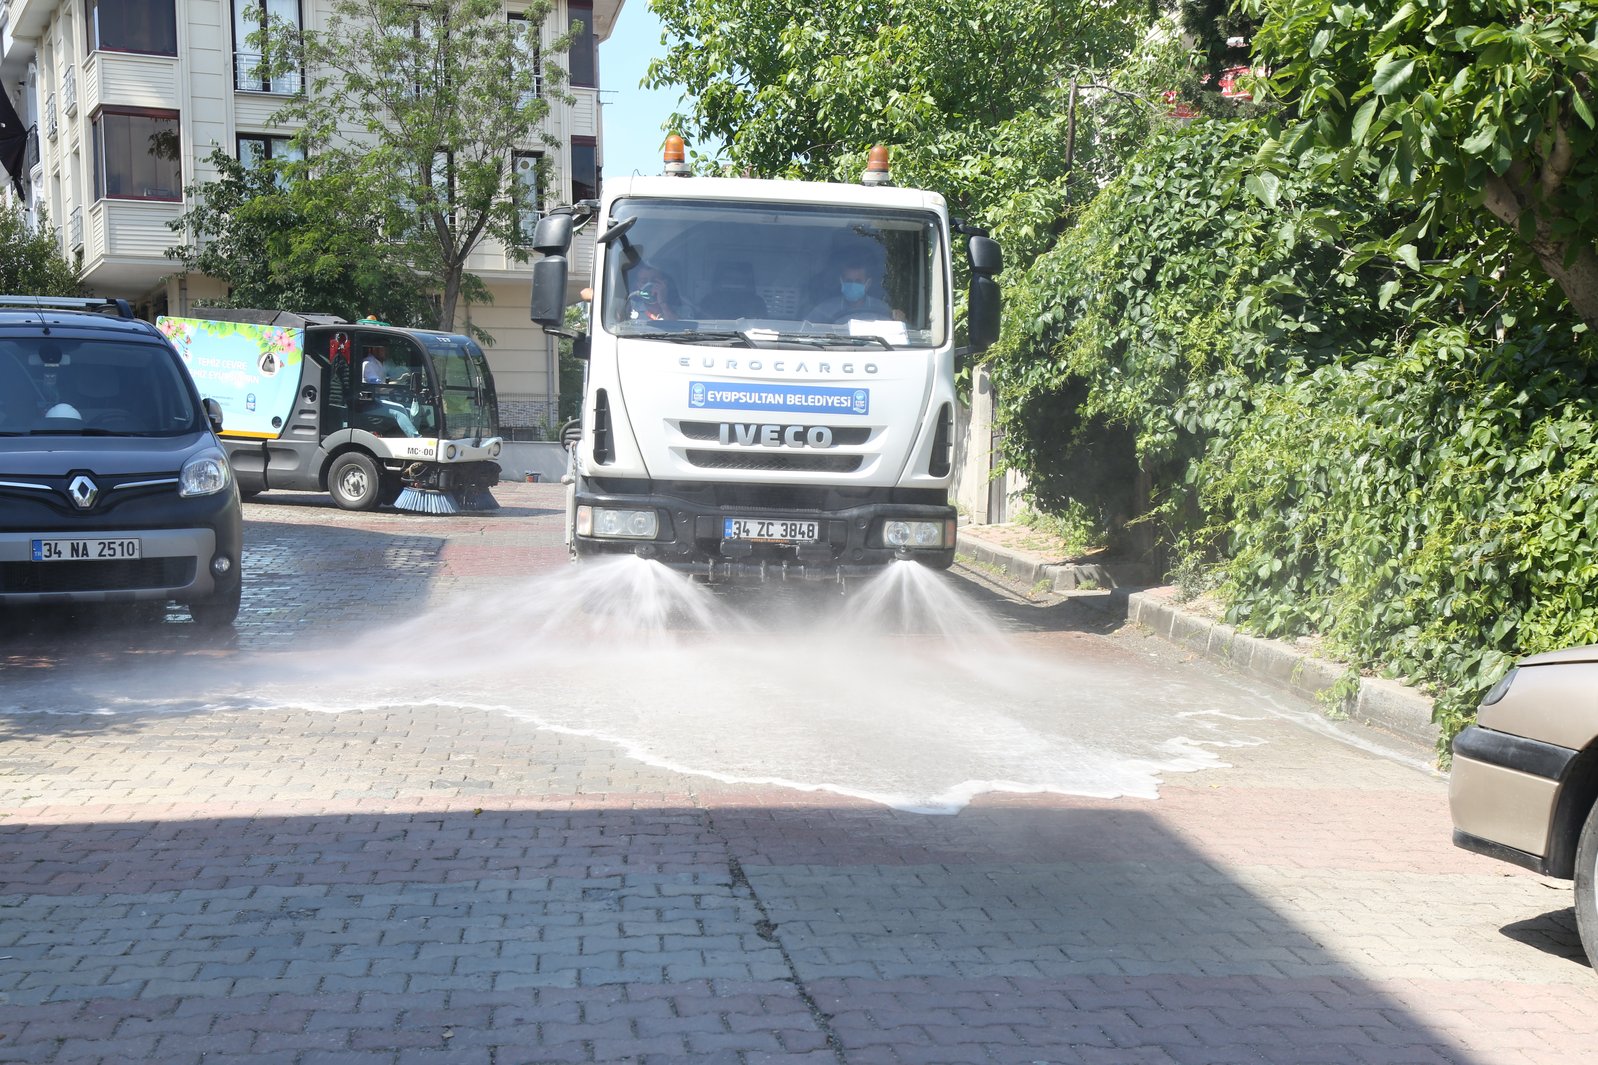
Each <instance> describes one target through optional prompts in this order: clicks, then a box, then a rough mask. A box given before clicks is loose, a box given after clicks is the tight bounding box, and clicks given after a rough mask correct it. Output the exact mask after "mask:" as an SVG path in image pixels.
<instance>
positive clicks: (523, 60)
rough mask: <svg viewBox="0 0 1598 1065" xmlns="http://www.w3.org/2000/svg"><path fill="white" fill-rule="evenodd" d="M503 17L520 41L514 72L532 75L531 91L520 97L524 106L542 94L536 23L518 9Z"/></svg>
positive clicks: (542, 79)
mask: <svg viewBox="0 0 1598 1065" xmlns="http://www.w3.org/2000/svg"><path fill="white" fill-rule="evenodd" d="M505 18H506V19H507V20H508V21H509V22H510V28H511V32H512V33H514V34H515V36H516V38H517V40H519V41H520V42H521V51H519V52H518V53H517V55H516V73H517V74H523V73H530V74H531V75H532V76H533V91H532V93H531V94H529V95H524V96H523V97H522V106H523V107H526V106H527V105H528V104H529V103H532V102H533V101H534V100H536V99H537V98H538V97H540V96H542V95H543V94H544V68H543V65H542V64H543V57H542V54H541V51H540V45H539V39H538V23H536V22H533V21H532V20H530V19H529V18H528V17H527V15H526V14H525V13H523V12H520V11H512V12H511V13H510V14H508V15H506V16H505Z"/></svg>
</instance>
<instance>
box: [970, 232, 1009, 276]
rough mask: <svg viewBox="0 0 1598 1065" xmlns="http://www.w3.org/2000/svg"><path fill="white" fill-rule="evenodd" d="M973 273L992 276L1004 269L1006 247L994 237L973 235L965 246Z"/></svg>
mask: <svg viewBox="0 0 1598 1065" xmlns="http://www.w3.org/2000/svg"><path fill="white" fill-rule="evenodd" d="M965 254H966V258H967V259H968V260H969V261H970V263H971V272H972V273H973V274H986V275H987V276H989V277H992V276H993V275H994V274H997V273H999V272H1000V271H1002V270H1003V269H1004V249H1002V248H1000V247H999V242H998V241H996V240H994V239H993V238H992V237H971V238H970V240H969V241H968V242H967V244H966V247H965Z"/></svg>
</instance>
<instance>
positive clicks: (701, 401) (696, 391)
mask: <svg viewBox="0 0 1598 1065" xmlns="http://www.w3.org/2000/svg"><path fill="white" fill-rule="evenodd" d="M688 405H689V406H690V407H703V406H704V405H705V386H704V383H703V382H700V381H695V382H694V383H693V387H692V388H690V389H689V390H688Z"/></svg>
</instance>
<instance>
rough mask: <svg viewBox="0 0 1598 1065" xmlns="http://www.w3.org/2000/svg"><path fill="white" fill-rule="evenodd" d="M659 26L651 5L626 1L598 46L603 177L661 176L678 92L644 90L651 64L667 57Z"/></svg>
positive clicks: (643, 1)
mask: <svg viewBox="0 0 1598 1065" xmlns="http://www.w3.org/2000/svg"><path fill="white" fill-rule="evenodd" d="M660 32H661V30H660V20H659V19H658V18H656V17H655V14H654V12H652V11H650V10H649V0H624V3H623V4H622V8H621V15H620V17H619V18H617V20H616V28H615V30H614V31H613V32H612V33H611V35H610V38H609V39H608V40H605V41H602V42H601V43H600V45H599V83H600V86H601V89H600V99H601V101H603V103H604V108H605V110H604V138H605V153H604V157H605V174H606V176H608V177H623V176H626V175H628V174H631V173H632V172H633V171H634V170H636V171H638V173H640V174H647V175H653V174H659V173H660V167H661V160H660V144H661V141H663V140H665V139H666V133H665V131H664V130H663V129H661V125H662V123H664V122H665V121H666V118H667V117H668V116H669V115H670V114H671V113H672V112H673V111H675V110H677V101H678V98H679V96H680V93H679V91H678V90H676V89H642V88H639V87H638V83H639V82H640V81H641V80H643V76H644V71H645V70H647V69H648V68H649V61H650V60H651V59H654V58H657V57H659V56H662V55H665V52H666V49H665V47H664V46H663V45H662V44H661V43H660Z"/></svg>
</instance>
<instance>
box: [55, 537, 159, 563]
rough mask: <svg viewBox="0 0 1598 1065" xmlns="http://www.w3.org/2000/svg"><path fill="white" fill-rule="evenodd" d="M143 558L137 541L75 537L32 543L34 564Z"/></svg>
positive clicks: (141, 548) (141, 546)
mask: <svg viewBox="0 0 1598 1065" xmlns="http://www.w3.org/2000/svg"><path fill="white" fill-rule="evenodd" d="M143 557H144V548H143V545H142V544H141V543H140V542H139V541H138V540H128V539H111V538H109V537H107V538H97V537H77V538H74V539H70V540H35V541H33V560H34V561H35V562H110V561H116V560H119V559H124V558H143Z"/></svg>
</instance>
